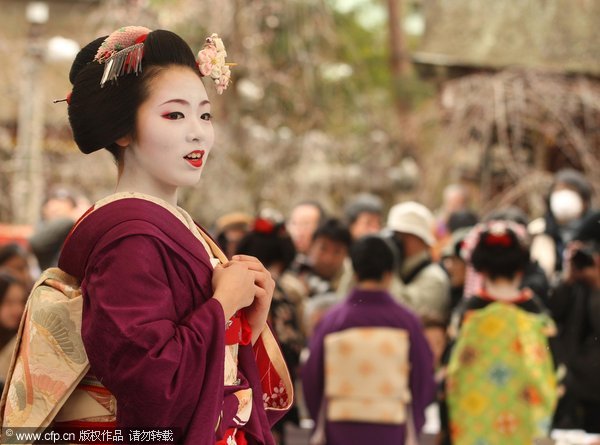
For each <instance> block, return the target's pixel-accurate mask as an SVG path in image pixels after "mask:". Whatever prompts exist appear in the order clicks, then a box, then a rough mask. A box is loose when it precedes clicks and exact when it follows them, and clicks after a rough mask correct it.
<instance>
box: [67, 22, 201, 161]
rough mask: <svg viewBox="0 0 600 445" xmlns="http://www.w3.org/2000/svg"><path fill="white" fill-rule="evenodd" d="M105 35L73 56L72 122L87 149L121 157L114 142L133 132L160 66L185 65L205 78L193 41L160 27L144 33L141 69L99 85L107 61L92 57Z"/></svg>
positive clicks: (83, 146)
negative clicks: (138, 111) (145, 35)
mask: <svg viewBox="0 0 600 445" xmlns="http://www.w3.org/2000/svg"><path fill="white" fill-rule="evenodd" d="M107 37H108V36H104V37H100V38H97V39H96V40H94V41H93V42H91V43H89V44H88V45H86V46H85V47H84V48H83V49H82V50H81V51H79V53H78V54H77V56H76V57H75V60H74V62H73V65H72V66H71V71H70V73H69V80H70V81H71V83H72V84H73V91H72V93H71V98H70V103H69V122H70V124H71V128H72V130H73V137H74V139H75V142H76V143H77V146H78V147H79V149H80V150H81V151H82V152H83V153H86V154H88V153H92V152H94V151H97V150H100V149H101V148H106V149H107V150H109V151H110V152H111V153H112V154H113V155H114V156H115V157H118V153H119V146H118V145H117V143H116V142H115V141H116V140H118V139H119V138H122V137H125V136H128V135H132V134H134V133H135V124H136V115H137V110H138V108H139V107H140V105H141V104H142V103H143V102H144V100H146V98H147V97H148V84H149V82H150V80H151V79H152V78H154V77H156V75H157V74H158V73H159V72H160V71H161V68H164V67H167V66H171V65H181V66H187V67H190V68H191V69H193V70H194V71H195V72H197V73H198V76H199V77H201V76H200V73H199V71H198V69H197V66H196V58H195V56H194V53H193V52H192V49H191V48H190V47H189V45H188V44H187V43H186V42H185V41H184V40H183V39H182V38H181V37H179V36H178V35H177V34H175V33H173V32H170V31H165V30H160V29H159V30H156V31H152V32H150V33H149V34H148V36H147V37H146V40H145V42H144V53H143V54H144V55H143V59H142V71H141V73H139V74H138V75H135V74H134V73H130V74H126V75H123V76H120V77H119V78H118V79H117V80H115V81H109V82H107V83H105V84H104V86H103V87H101V86H100V79H101V78H102V75H103V73H104V67H105V65H104V64H100V63H98V62H96V61H94V56H95V55H96V52H97V51H98V48H99V47H100V45H101V44H102V42H104V40H105V39H106V38H107Z"/></svg>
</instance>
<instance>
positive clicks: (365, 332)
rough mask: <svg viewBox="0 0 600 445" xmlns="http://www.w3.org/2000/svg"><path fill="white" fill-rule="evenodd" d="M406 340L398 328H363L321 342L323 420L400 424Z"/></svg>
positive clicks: (407, 399) (403, 409)
mask: <svg viewBox="0 0 600 445" xmlns="http://www.w3.org/2000/svg"><path fill="white" fill-rule="evenodd" d="M408 351H409V339H408V332H407V331H406V330H403V329H396V328H386V327H375V328H371V327H363V328H353V329H346V330H343V331H340V332H335V333H331V334H328V335H327V336H326V337H325V396H326V397H327V419H328V420H329V421H333V422H335V421H344V422H368V423H379V424H381V423H387V424H396V425H400V424H403V423H405V422H406V405H407V404H408V403H409V402H410V390H409V389H408V380H409V375H408V374H409V370H410V366H409V359H408Z"/></svg>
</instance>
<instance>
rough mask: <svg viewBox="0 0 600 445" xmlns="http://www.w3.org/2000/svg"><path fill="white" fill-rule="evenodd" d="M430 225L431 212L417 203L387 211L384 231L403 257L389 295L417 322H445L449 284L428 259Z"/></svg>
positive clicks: (436, 266) (444, 275) (429, 256)
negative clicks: (403, 305) (390, 237)
mask: <svg viewBox="0 0 600 445" xmlns="http://www.w3.org/2000/svg"><path fill="white" fill-rule="evenodd" d="M433 224H434V218H433V215H432V213H431V211H429V209H428V208H427V207H425V206H424V205H422V204H419V203H417V202H413V201H409V202H403V203H400V204H396V205H395V206H393V207H392V208H391V209H390V212H389V214H388V219H387V229H388V230H389V231H391V232H392V234H393V239H394V241H395V242H396V243H397V244H398V245H399V247H400V249H401V250H402V255H401V256H402V257H403V261H402V264H401V265H400V267H399V268H398V270H397V273H396V274H395V280H394V283H393V284H392V288H391V292H392V294H393V295H394V297H396V299H398V300H399V301H400V302H402V303H404V304H406V305H407V306H408V307H410V308H411V309H412V310H413V311H415V312H416V313H417V315H419V316H420V317H421V319H427V320H438V321H446V320H447V319H448V311H449V304H450V282H449V280H448V275H447V274H446V273H445V272H444V270H443V269H442V267H441V266H440V265H439V264H437V263H434V262H433V261H432V258H431V247H432V245H433V243H434V237H433V232H432V230H433Z"/></svg>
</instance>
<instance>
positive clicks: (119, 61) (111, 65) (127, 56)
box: [94, 26, 151, 87]
mask: <svg viewBox="0 0 600 445" xmlns="http://www.w3.org/2000/svg"><path fill="white" fill-rule="evenodd" d="M150 32H151V30H150V29H148V28H146V27H144V26H125V27H123V28H119V29H118V30H116V31H115V32H113V33H112V34H111V35H109V36H108V37H107V38H106V40H104V42H102V44H101V45H100V48H98V52H97V53H96V56H95V57H94V60H95V61H96V62H98V63H102V64H104V65H105V67H104V73H103V74H102V79H101V80H100V86H101V87H103V86H104V84H105V83H106V82H108V81H112V80H116V79H117V78H118V77H120V76H122V75H124V74H129V73H132V72H133V73H135V74H136V75H137V74H138V73H139V72H141V71H142V57H143V55H144V41H145V40H146V37H147V36H148V33H150Z"/></svg>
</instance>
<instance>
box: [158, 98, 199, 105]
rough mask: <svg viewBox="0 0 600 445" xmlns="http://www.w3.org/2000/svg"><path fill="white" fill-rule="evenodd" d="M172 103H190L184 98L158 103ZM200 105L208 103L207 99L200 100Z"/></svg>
mask: <svg viewBox="0 0 600 445" xmlns="http://www.w3.org/2000/svg"><path fill="white" fill-rule="evenodd" d="M172 103H176V104H182V105H189V104H190V103H189V102H188V101H187V100H185V99H171V100H168V101H166V102H163V103H162V104H160V105H161V106H162V105H166V104H172ZM200 105H210V101H209V100H207V99H204V100H203V101H202V102H200Z"/></svg>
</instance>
